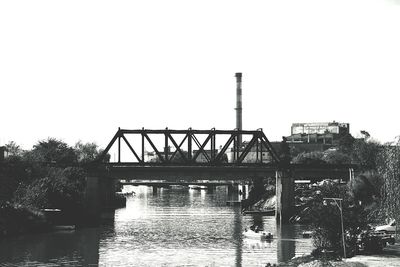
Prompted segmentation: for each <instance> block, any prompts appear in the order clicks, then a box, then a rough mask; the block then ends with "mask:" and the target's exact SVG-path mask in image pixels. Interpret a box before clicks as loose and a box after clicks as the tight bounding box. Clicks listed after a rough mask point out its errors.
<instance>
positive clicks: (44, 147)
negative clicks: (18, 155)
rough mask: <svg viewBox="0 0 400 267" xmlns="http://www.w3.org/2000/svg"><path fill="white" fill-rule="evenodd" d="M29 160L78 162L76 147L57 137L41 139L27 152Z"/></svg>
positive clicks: (64, 162) (26, 155)
mask: <svg viewBox="0 0 400 267" xmlns="http://www.w3.org/2000/svg"><path fill="white" fill-rule="evenodd" d="M25 158H26V160H27V161H29V162H43V163H61V164H71V163H76V162H77V156H76V153H75V151H74V149H73V148H72V147H70V146H68V145H67V144H66V143H64V142H62V141H60V140H57V139H55V138H48V139H47V140H42V141H39V142H38V144H36V145H34V146H33V149H32V150H31V151H29V152H27V153H26V154H25Z"/></svg>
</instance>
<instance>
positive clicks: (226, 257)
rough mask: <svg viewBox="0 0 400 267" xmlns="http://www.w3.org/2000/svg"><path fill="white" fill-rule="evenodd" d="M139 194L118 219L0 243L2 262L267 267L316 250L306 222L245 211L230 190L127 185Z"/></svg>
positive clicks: (2, 263)
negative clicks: (250, 234)
mask: <svg viewBox="0 0 400 267" xmlns="http://www.w3.org/2000/svg"><path fill="white" fill-rule="evenodd" d="M132 189H133V190H134V191H135V192H136V195H135V196H133V197H129V198H128V200H127V206H126V208H122V209H118V210H116V212H115V220H114V223H108V224H104V225H102V226H100V227H98V228H87V229H79V230H76V231H72V232H71V231H65V232H53V233H45V234H32V235H26V236H21V237H15V238H7V239H4V240H0V266H20V265H26V266H35V265H36V266H71V265H73V266H90V265H93V266H97V265H100V266H265V264H266V263H277V262H278V261H279V262H281V261H287V260H288V259H290V258H292V257H294V256H300V255H303V254H307V253H310V251H311V249H312V244H311V240H310V239H303V238H301V232H302V231H303V230H304V228H303V227H301V226H296V225H295V226H293V225H290V226H282V227H277V226H276V223H275V220H274V217H261V216H243V215H241V213H240V208H238V207H229V206H226V200H227V199H228V196H227V194H226V188H225V187H217V189H216V190H215V191H214V192H207V191H204V190H201V191H198V190H189V189H187V188H170V189H158V191H157V193H153V190H152V188H151V187H145V186H139V187H125V188H124V190H127V191H129V190H132ZM253 224H257V225H262V226H263V227H264V230H266V231H270V232H272V233H273V235H274V237H276V239H275V238H274V239H273V240H272V241H270V242H266V241H264V242H262V241H258V240H255V239H254V240H252V239H246V238H243V236H242V232H243V231H244V229H245V228H249V227H250V226H251V225H253Z"/></svg>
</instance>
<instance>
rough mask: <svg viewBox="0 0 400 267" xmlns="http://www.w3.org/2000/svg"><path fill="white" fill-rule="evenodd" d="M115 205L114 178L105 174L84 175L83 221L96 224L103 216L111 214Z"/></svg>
mask: <svg viewBox="0 0 400 267" xmlns="http://www.w3.org/2000/svg"><path fill="white" fill-rule="evenodd" d="M114 206H115V180H114V179H111V178H109V177H105V176H97V175H89V176H87V177H86V190H85V204H84V207H85V218H83V219H84V223H85V224H89V225H97V224H99V223H100V220H101V219H102V218H103V216H102V215H103V213H104V215H105V217H104V218H108V217H110V214H113V213H112V212H111V213H110V211H113V210H114Z"/></svg>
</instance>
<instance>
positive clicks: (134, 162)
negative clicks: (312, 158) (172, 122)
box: [87, 128, 354, 221]
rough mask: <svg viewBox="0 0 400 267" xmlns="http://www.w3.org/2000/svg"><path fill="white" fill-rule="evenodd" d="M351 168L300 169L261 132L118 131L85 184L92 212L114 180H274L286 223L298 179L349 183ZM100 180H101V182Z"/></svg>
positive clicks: (279, 213)
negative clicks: (335, 180)
mask: <svg viewBox="0 0 400 267" xmlns="http://www.w3.org/2000/svg"><path fill="white" fill-rule="evenodd" d="M353 168H354V166H350V165H328V164H324V165H299V164H297V165H296V164H290V163H288V162H284V161H282V160H281V159H280V157H279V155H278V154H277V152H276V151H275V149H274V148H273V147H272V145H271V143H270V142H269V140H268V138H267V137H266V135H265V134H264V132H263V131H262V130H261V129H259V130H254V131H246V130H216V129H214V128H213V129H211V130H195V129H191V128H189V129H187V130H172V129H168V128H166V129H162V130H148V129H144V128H142V129H137V130H127V129H120V128H119V129H118V131H117V132H116V133H115V135H114V136H113V138H112V139H111V141H110V142H109V144H108V145H107V147H106V149H105V150H104V152H103V153H102V155H101V156H100V158H99V161H98V162H97V163H96V164H95V165H94V166H92V168H91V171H90V177H88V183H87V192H88V194H87V198H88V202H90V203H92V204H93V205H92V206H93V207H91V210H92V211H96V210H98V209H99V207H97V206H98V205H96V204H95V203H96V202H98V199H99V198H100V199H103V202H104V199H106V200H107V199H109V198H112V197H113V194H114V192H111V191H109V190H107V188H113V183H114V182H113V181H114V180H115V179H125V180H131V181H132V180H150V181H151V180H154V181H156V180H163V181H166V182H169V183H177V182H179V181H186V182H188V183H189V182H195V181H197V180H208V181H217V180H218V181H236V182H237V183H240V182H243V181H254V179H264V178H267V177H273V178H276V192H277V212H276V214H277V219H282V220H283V221H286V220H288V218H289V217H290V215H291V210H292V207H293V205H294V180H295V179H311V180H313V179H314V180H322V179H344V180H346V179H348V178H349V177H351V176H352V175H353ZM101 178H102V179H101Z"/></svg>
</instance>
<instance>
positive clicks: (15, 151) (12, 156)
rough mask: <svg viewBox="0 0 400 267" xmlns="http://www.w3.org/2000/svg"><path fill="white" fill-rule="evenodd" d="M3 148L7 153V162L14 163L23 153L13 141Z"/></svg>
mask: <svg viewBox="0 0 400 267" xmlns="http://www.w3.org/2000/svg"><path fill="white" fill-rule="evenodd" d="M5 147H6V150H7V153H8V157H7V161H9V162H14V161H20V160H21V159H22V156H23V153H24V151H23V150H22V149H21V147H20V146H19V145H17V144H16V143H15V142H14V141H10V142H9V143H8V144H6V145H5Z"/></svg>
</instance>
